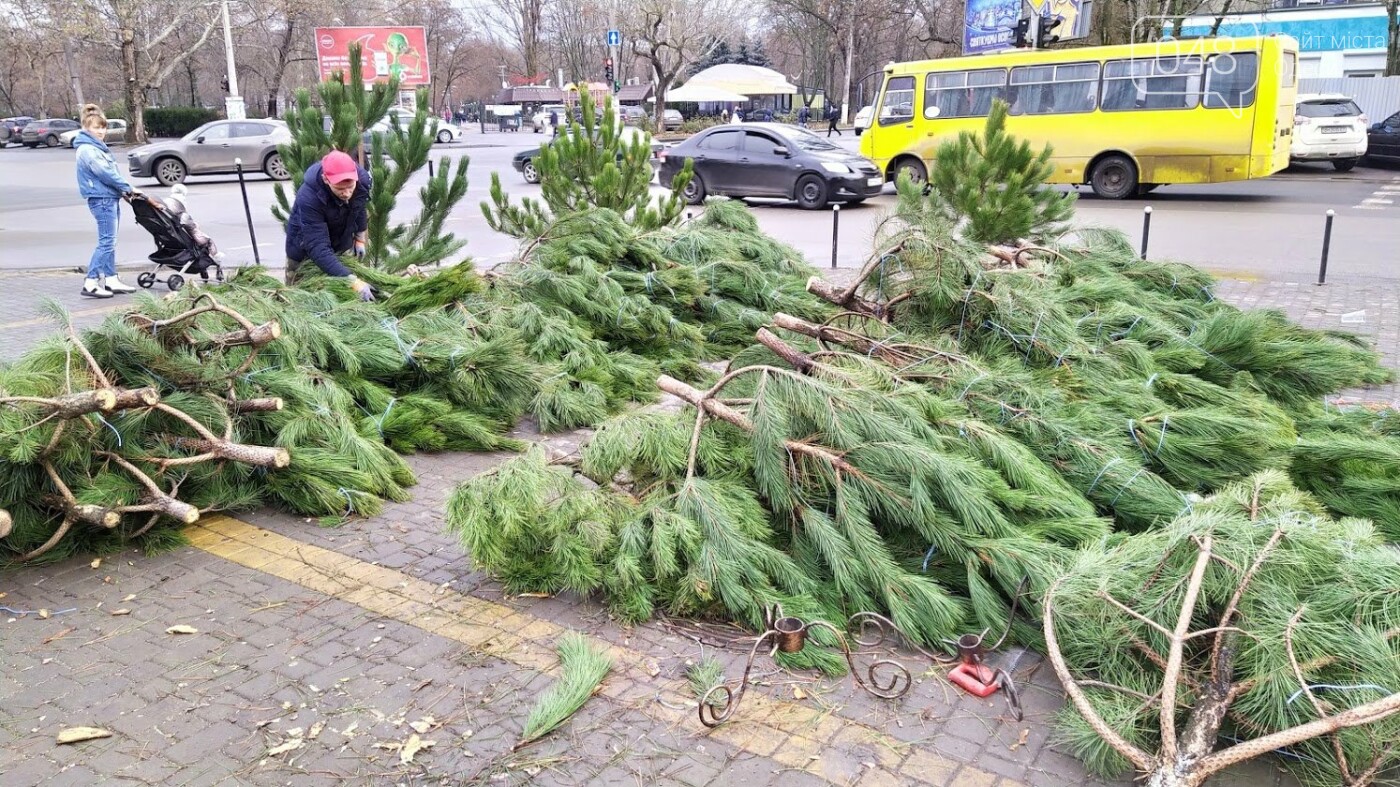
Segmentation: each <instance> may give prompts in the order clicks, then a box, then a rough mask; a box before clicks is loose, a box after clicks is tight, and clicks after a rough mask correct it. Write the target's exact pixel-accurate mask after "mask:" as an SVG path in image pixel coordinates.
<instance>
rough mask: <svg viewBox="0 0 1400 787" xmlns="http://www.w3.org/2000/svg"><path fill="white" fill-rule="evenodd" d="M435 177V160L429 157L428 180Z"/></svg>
mask: <svg viewBox="0 0 1400 787" xmlns="http://www.w3.org/2000/svg"><path fill="white" fill-rule="evenodd" d="M432 179H433V160H432V159H428V180H432Z"/></svg>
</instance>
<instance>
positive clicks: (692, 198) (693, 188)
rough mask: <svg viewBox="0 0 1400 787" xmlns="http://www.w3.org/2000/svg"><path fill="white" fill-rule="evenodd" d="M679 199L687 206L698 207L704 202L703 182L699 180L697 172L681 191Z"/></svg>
mask: <svg viewBox="0 0 1400 787" xmlns="http://www.w3.org/2000/svg"><path fill="white" fill-rule="evenodd" d="M681 199H683V200H685V204H687V205H699V204H700V203H702V202H704V201H705V181H703V180H701V179H700V173H699V172H696V173H695V174H694V175H692V176H691V178H690V182H689V183H687V184H685V188H683V189H681Z"/></svg>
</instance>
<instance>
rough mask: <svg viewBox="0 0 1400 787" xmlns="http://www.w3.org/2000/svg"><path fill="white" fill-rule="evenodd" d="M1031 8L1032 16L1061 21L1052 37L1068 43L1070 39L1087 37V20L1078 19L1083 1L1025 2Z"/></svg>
mask: <svg viewBox="0 0 1400 787" xmlns="http://www.w3.org/2000/svg"><path fill="white" fill-rule="evenodd" d="M1026 1H1027V2H1028V3H1029V4H1030V7H1031V15H1032V16H1046V17H1051V18H1054V17H1059V18H1060V19H1061V20H1063V21H1062V22H1061V23H1060V26H1059V27H1057V28H1055V31H1054V35H1057V36H1059V37H1060V40H1061V41H1068V40H1070V39H1071V38H1084V37H1086V36H1088V35H1089V31H1088V30H1087V29H1081V28H1086V27H1087V25H1086V24H1085V23H1086V22H1087V21H1088V19H1080V18H1079V17H1080V15H1081V14H1082V13H1083V12H1084V6H1083V0H1026Z"/></svg>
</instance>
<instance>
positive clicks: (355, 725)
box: [340, 721, 360, 738]
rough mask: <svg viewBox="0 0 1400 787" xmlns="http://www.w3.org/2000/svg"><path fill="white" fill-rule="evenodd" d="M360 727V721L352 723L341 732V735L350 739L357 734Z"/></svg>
mask: <svg viewBox="0 0 1400 787" xmlns="http://www.w3.org/2000/svg"><path fill="white" fill-rule="evenodd" d="M359 727H360V723H359V722H358V721H352V722H350V724H349V725H348V726H346V728H345V729H343V730H341V731H340V734H341V735H344V736H345V737H347V738H349V737H351V736H353V735H354V734H355V730H357V729H359Z"/></svg>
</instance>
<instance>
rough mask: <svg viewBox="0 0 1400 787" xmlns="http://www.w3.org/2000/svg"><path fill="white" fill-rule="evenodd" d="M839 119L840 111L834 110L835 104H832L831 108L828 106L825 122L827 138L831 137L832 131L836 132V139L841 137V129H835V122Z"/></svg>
mask: <svg viewBox="0 0 1400 787" xmlns="http://www.w3.org/2000/svg"><path fill="white" fill-rule="evenodd" d="M840 118H841V112H840V110H838V109H837V108H836V105H835V104H832V105H831V106H829V107H827V108H826V120H827V126H826V135H827V136H828V137H829V136H831V132H833V131H835V132H836V136H838V137H839V136H841V129H839V128H837V127H836V121H837V120H839V119H840Z"/></svg>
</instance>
